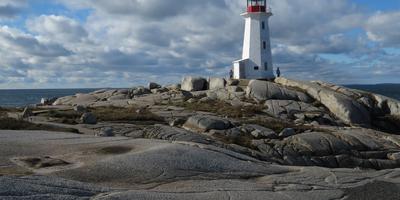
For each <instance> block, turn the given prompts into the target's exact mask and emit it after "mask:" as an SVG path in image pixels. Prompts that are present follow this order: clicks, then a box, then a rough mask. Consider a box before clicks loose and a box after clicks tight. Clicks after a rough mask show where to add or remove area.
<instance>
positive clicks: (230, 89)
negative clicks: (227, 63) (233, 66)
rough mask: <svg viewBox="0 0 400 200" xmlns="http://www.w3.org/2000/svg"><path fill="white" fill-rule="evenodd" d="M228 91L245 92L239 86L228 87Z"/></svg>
mask: <svg viewBox="0 0 400 200" xmlns="http://www.w3.org/2000/svg"><path fill="white" fill-rule="evenodd" d="M226 89H227V90H228V91H229V92H243V91H244V90H243V89H242V88H241V87H239V86H227V87H226Z"/></svg>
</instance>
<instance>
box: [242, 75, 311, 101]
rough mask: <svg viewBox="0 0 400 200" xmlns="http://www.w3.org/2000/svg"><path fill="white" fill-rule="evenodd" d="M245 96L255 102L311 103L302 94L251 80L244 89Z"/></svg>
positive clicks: (306, 96) (269, 83)
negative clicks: (275, 100)
mask: <svg viewBox="0 0 400 200" xmlns="http://www.w3.org/2000/svg"><path fill="white" fill-rule="evenodd" d="M246 94H247V96H248V97H250V98H255V99H257V100H268V99H280V100H295V101H302V102H311V101H312V99H311V98H310V97H309V96H308V95H306V94H304V93H303V92H299V91H295V90H291V89H288V88H285V87H283V86H281V85H278V84H275V83H272V82H269V81H260V80H251V81H250V82H249V85H248V86H247V89H246Z"/></svg>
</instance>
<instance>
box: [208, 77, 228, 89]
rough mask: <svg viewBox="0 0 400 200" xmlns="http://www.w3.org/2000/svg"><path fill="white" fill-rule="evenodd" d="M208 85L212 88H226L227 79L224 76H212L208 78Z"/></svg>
mask: <svg viewBox="0 0 400 200" xmlns="http://www.w3.org/2000/svg"><path fill="white" fill-rule="evenodd" d="M208 85H209V87H208V89H210V90H214V89H221V88H225V85H226V80H225V79H224V78H216V77H211V78H210V79H209V80H208Z"/></svg>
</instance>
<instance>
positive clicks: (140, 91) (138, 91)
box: [129, 86, 151, 98]
mask: <svg viewBox="0 0 400 200" xmlns="http://www.w3.org/2000/svg"><path fill="white" fill-rule="evenodd" d="M145 94H151V90H149V89H148V88H145V87H143V86H140V87H135V88H132V89H130V91H129V95H130V96H131V97H132V98H133V97H137V96H141V95H145Z"/></svg>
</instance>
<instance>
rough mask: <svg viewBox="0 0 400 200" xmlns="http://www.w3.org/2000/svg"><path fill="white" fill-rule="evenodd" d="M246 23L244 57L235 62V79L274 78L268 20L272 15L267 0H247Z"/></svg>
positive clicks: (244, 14) (244, 15)
mask: <svg viewBox="0 0 400 200" xmlns="http://www.w3.org/2000/svg"><path fill="white" fill-rule="evenodd" d="M242 16H243V17H244V18H245V21H246V25H245V31H244V41H243V54H242V59H241V60H237V61H234V62H233V78H235V79H266V80H269V79H273V78H275V76H274V69H273V65H272V53H271V42H270V33H269V24H268V20H269V18H270V17H271V16H272V12H271V9H269V7H268V5H267V1H266V0H247V10H246V12H245V13H243V14H242Z"/></svg>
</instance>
